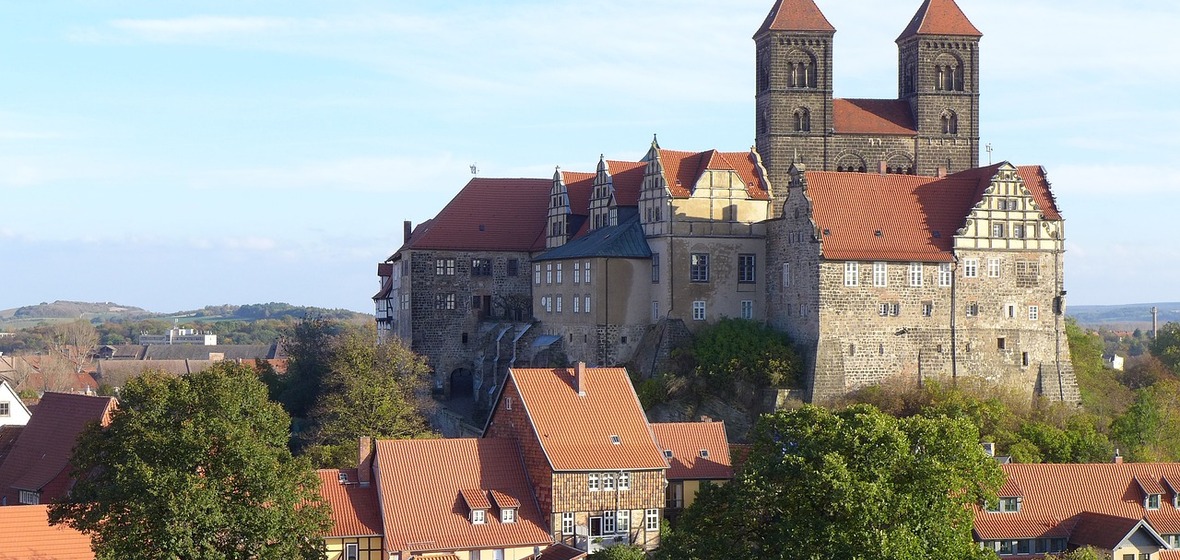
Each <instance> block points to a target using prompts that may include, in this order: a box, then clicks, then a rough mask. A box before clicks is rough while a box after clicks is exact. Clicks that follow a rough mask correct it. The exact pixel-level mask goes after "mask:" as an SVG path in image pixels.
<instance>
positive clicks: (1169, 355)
mask: <svg viewBox="0 0 1180 560" xmlns="http://www.w3.org/2000/svg"><path fill="white" fill-rule="evenodd" d="M1150 348H1151V354H1152V355H1153V356H1155V357H1156V358H1159V360H1160V361H1161V362H1163V363H1164V365H1166V366H1168V368H1169V369H1171V370H1172V371H1173V372H1180V323H1167V324H1165V325H1164V326H1162V327H1160V330H1159V332H1158V333H1156V334H1155V340H1153V341H1151V347H1150Z"/></svg>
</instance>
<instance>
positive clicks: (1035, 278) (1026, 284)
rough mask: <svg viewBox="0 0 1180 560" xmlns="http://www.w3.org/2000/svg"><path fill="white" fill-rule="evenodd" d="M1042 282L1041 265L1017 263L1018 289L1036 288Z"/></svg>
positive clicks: (1033, 262) (1037, 263)
mask: <svg viewBox="0 0 1180 560" xmlns="http://www.w3.org/2000/svg"><path fill="white" fill-rule="evenodd" d="M1040 281H1041V263H1039V262H1037V261H1016V287H1017V288H1035V287H1036V286H1037V284H1040Z"/></svg>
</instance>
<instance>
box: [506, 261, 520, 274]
mask: <svg viewBox="0 0 1180 560" xmlns="http://www.w3.org/2000/svg"><path fill="white" fill-rule="evenodd" d="M507 272H508V275H509V276H520V259H508V270H507Z"/></svg>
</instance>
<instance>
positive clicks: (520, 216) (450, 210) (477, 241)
mask: <svg viewBox="0 0 1180 560" xmlns="http://www.w3.org/2000/svg"><path fill="white" fill-rule="evenodd" d="M552 189H553V181H552V180H550V179H489V178H483V177H478V178H475V179H472V180H471V181H470V182H468V183H467V186H465V187H463V189H462V190H460V191H459V194H456V195H455V198H453V199H451V201H450V202H449V203H447V205H446V206H445V207H444V208H443V209H442V211H440V212H439V213H438V215H437V216H435V217H434V219H433V220H431V222H430V225H429V226H428V227H427V226H426V224H423V226H420V227H419V228H418V229H419V230H420V231H415V232H414V235H412V236H411V237H410V242H409V243H408V244H406V246H405V247H403V248H409V249H426V250H429V249H437V250H448V251H533V250H538V249H544V248H545V237H544V232H545V223H546V216H547V215H548V212H549V192H550V191H551V190H552ZM538 243H539V246H538Z"/></svg>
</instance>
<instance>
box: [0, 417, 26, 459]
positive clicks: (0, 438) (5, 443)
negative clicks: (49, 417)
mask: <svg viewBox="0 0 1180 560" xmlns="http://www.w3.org/2000/svg"><path fill="white" fill-rule="evenodd" d="M24 430H25V427H24V426H0V464H4V458H5V457H7V456H8V453H9V452H10V451H12V447H13V446H14V445H16V439H17V438H18V437H20V434H21V432H23V431H24Z"/></svg>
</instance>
